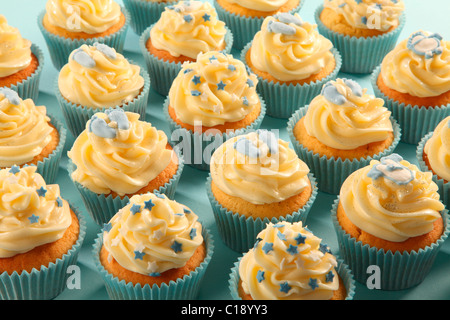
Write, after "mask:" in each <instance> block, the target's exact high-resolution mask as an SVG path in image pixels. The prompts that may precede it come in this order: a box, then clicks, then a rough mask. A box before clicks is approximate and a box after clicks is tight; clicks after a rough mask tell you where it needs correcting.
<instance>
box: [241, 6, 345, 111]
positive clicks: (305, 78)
mask: <svg viewBox="0 0 450 320" xmlns="http://www.w3.org/2000/svg"><path fill="white" fill-rule="evenodd" d="M241 60H242V61H245V63H246V64H247V65H248V66H249V68H250V70H251V71H252V72H254V73H255V74H256V75H257V76H258V80H259V81H258V92H260V94H261V96H262V98H263V99H264V101H265V102H266V106H267V114H268V115H270V116H273V117H277V118H289V117H290V116H291V115H292V113H294V111H296V110H297V109H298V108H300V107H303V106H305V105H307V104H308V103H309V102H311V100H312V99H313V98H314V97H315V96H317V95H318V94H319V93H320V90H321V89H322V86H323V84H324V83H326V82H327V81H329V80H331V79H335V78H336V76H337V73H338V72H339V69H340V66H341V58H340V55H339V53H338V52H337V51H336V50H335V49H333V44H332V43H331V42H330V40H328V39H327V38H325V37H323V36H322V35H320V34H319V33H318V32H317V30H316V26H315V25H313V24H310V23H308V22H303V21H302V19H301V18H300V16H299V15H298V14H294V15H292V14H289V13H279V14H277V15H275V16H270V17H267V18H266V19H264V22H263V24H262V27H261V30H260V31H258V33H256V35H255V37H254V38H253V41H252V42H250V43H248V44H247V45H246V46H245V48H244V50H242V53H241Z"/></svg>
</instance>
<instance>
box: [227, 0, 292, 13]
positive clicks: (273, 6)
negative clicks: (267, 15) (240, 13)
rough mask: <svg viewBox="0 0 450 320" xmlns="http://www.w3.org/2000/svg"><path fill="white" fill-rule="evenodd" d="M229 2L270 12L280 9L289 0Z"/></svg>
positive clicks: (230, 0)
mask: <svg viewBox="0 0 450 320" xmlns="http://www.w3.org/2000/svg"><path fill="white" fill-rule="evenodd" d="M226 1H227V2H229V3H233V4H237V5H239V6H241V7H244V8H247V9H252V10H257V11H264V12H270V11H275V10H278V9H280V8H281V7H282V6H284V5H285V4H286V2H288V0H226Z"/></svg>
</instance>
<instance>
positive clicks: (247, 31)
mask: <svg viewBox="0 0 450 320" xmlns="http://www.w3.org/2000/svg"><path fill="white" fill-rule="evenodd" d="M304 2H305V0H276V1H273V0H214V6H215V7H216V10H217V13H218V15H219V18H220V20H222V21H225V24H226V25H227V26H228V27H229V28H230V30H231V32H232V33H233V36H234V41H233V47H234V48H235V49H238V50H242V48H243V47H244V46H245V45H246V44H247V43H249V42H250V41H251V40H252V39H253V36H254V35H255V34H256V33H257V32H258V31H259V30H260V29H261V25H262V23H263V21H264V18H266V17H268V16H273V15H276V14H277V13H280V12H289V13H294V12H298V11H300V9H301V7H302V5H303V3H304Z"/></svg>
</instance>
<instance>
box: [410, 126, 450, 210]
mask: <svg viewBox="0 0 450 320" xmlns="http://www.w3.org/2000/svg"><path fill="white" fill-rule="evenodd" d="M432 136H433V132H430V133H428V134H426V135H425V136H424V137H423V138H422V140H421V141H420V143H419V144H418V146H417V150H416V158H417V161H418V162H419V169H420V170H421V171H423V172H431V173H432V171H431V170H430V168H429V167H428V165H427V164H426V163H425V161H424V160H423V150H424V148H425V144H426V143H427V141H428V140H430V138H431V137H432ZM433 181H434V182H435V183H436V184H437V186H438V187H439V190H438V193H439V195H440V198H441V201H442V202H443V203H444V205H445V206H446V207H447V208H450V182H445V180H444V179H441V178H439V177H438V176H437V175H435V174H434V173H433Z"/></svg>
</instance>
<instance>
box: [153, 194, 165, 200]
mask: <svg viewBox="0 0 450 320" xmlns="http://www.w3.org/2000/svg"><path fill="white" fill-rule="evenodd" d="M155 196H156V197H157V198H160V199H165V198H166V197H165V196H164V195H163V194H159V193H155Z"/></svg>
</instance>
